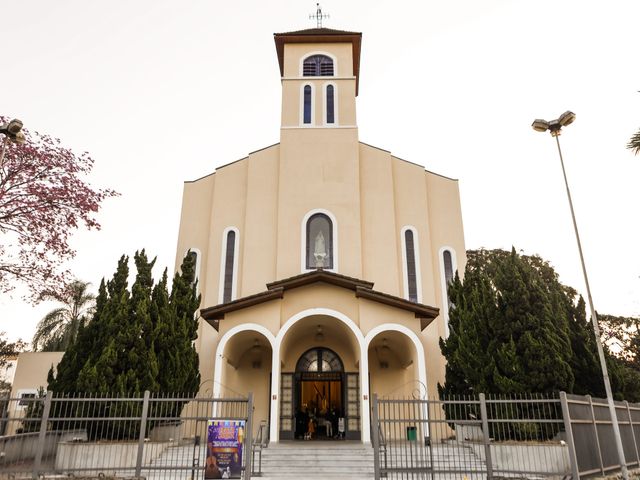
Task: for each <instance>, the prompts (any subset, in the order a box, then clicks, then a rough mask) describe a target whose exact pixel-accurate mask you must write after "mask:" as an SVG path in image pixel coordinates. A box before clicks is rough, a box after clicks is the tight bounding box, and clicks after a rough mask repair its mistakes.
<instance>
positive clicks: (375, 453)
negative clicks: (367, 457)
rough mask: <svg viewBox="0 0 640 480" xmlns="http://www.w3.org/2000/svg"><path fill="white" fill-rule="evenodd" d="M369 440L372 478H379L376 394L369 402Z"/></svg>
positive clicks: (378, 428) (378, 431)
mask: <svg viewBox="0 0 640 480" xmlns="http://www.w3.org/2000/svg"><path fill="white" fill-rule="evenodd" d="M371 408H372V410H371V440H372V441H373V478H374V479H375V480H380V437H379V435H380V424H379V420H378V394H377V393H374V394H373V401H372V402H371Z"/></svg>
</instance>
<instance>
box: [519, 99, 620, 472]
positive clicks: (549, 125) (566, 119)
mask: <svg viewBox="0 0 640 480" xmlns="http://www.w3.org/2000/svg"><path fill="white" fill-rule="evenodd" d="M575 119H576V114H575V113H573V112H570V111H566V112H564V113H563V114H562V115H560V117H558V118H557V119H555V120H551V121H549V122H547V121H546V120H541V119H536V120H534V121H533V123H532V124H531V126H532V127H533V129H534V130H535V131H536V132H546V131H547V130H548V131H549V133H551V136H552V137H554V138H555V139H556V145H557V146H558V155H559V156H560V165H561V166H562V175H563V176H564V185H565V187H566V189H567V198H568V199H569V208H570V209H571V220H572V221H573V230H574V231H575V234H576V242H577V244H578V252H579V253H580V263H581V265H582V274H583V275H584V283H585V286H586V288H587V297H588V300H589V308H590V310H591V322H592V323H593V333H594V334H595V336H596V345H597V347H598V357H599V358H600V368H601V369H602V377H603V379H604V388H605V391H606V393H607V403H608V404H609V414H610V415H611V424H612V425H613V433H614V437H615V440H616V449H617V451H618V460H619V462H620V467H621V473H622V478H624V480H628V479H629V472H628V471H627V464H626V462H625V458H624V450H623V448H622V439H621V437H620V427H619V426H618V417H617V415H616V407H615V404H614V403H613V394H612V393H611V383H610V381H609V373H608V372H607V363H606V361H605V357H604V350H603V349H602V342H601V341H600V328H599V327H598V317H597V314H596V310H595V308H593V299H592V298H591V288H590V287H589V277H588V276H587V268H586V267H585V265H584V255H583V254H582V244H581V243H580V234H579V233H578V224H577V223H576V215H575V212H574V210H573V202H572V201H571V192H570V191H569V182H568V181H567V172H566V171H565V168H564V160H563V159H562V150H561V149H560V140H559V139H558V137H559V136H560V133H561V132H562V127H565V126H567V125H570V124H571V123H573V121H574V120H575Z"/></svg>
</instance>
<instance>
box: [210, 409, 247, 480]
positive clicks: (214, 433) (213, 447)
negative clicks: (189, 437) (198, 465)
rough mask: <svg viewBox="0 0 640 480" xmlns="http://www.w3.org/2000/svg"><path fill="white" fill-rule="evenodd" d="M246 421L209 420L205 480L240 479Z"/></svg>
mask: <svg viewBox="0 0 640 480" xmlns="http://www.w3.org/2000/svg"><path fill="white" fill-rule="evenodd" d="M244 435H245V421H244V420H209V422H208V424H207V460H206V463H205V470H204V478H240V476H241V475H242V442H243V441H244Z"/></svg>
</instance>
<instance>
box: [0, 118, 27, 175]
mask: <svg viewBox="0 0 640 480" xmlns="http://www.w3.org/2000/svg"><path fill="white" fill-rule="evenodd" d="M0 133H2V134H3V135H4V140H3V141H2V152H0V168H2V165H3V162H4V152H5V150H6V148H7V142H8V141H9V142H14V143H24V142H25V138H24V133H22V122H21V121H20V120H18V119H17V118H14V119H13V120H11V121H10V122H9V123H5V124H4V125H0Z"/></svg>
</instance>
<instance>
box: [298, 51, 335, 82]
mask: <svg viewBox="0 0 640 480" xmlns="http://www.w3.org/2000/svg"><path fill="white" fill-rule="evenodd" d="M302 75H303V76H304V77H330V76H333V60H332V59H331V58H330V57H327V56H326V55H311V56H310V57H307V58H305V59H304V63H303V65H302Z"/></svg>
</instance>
